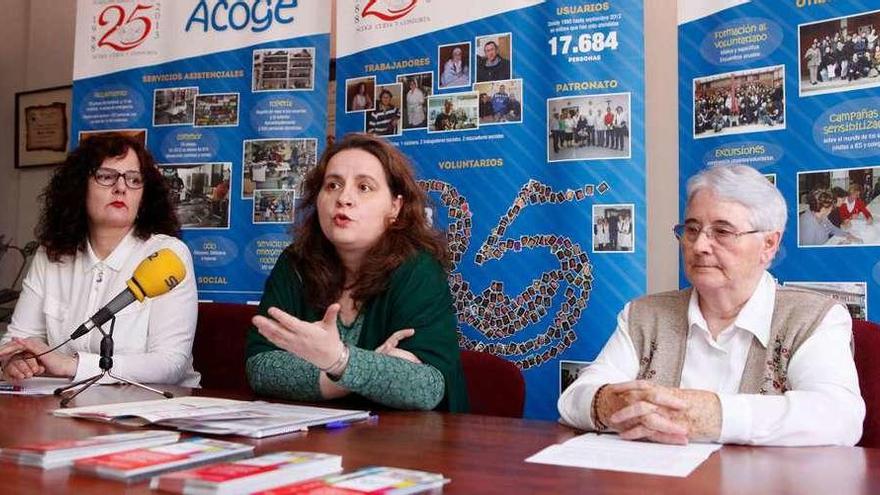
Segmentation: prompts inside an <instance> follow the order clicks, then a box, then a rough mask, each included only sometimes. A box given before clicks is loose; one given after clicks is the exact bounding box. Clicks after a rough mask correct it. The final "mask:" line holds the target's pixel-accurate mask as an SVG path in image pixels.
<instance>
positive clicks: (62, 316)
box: [0, 133, 199, 386]
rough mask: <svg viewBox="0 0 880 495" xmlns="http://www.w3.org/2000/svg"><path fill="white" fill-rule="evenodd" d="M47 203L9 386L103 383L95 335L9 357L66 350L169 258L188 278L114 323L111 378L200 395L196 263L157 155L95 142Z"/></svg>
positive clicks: (15, 325) (54, 183) (7, 365)
mask: <svg viewBox="0 0 880 495" xmlns="http://www.w3.org/2000/svg"><path fill="white" fill-rule="evenodd" d="M42 203H43V204H42V211H41V215H40V221H39V225H38V226H37V230H36V234H37V240H38V241H39V243H40V249H39V251H38V252H37V254H36V256H35V257H34V260H33V263H32V264H31V267H30V269H29V270H28V274H27V277H25V279H24V282H23V283H22V291H21V296H20V297H19V300H18V304H17V305H16V307H15V312H14V313H13V315H12V321H11V323H10V324H9V327H8V332H7V334H6V335H5V336H4V338H3V345H0V365H2V368H3V376H4V377H5V378H7V379H12V380H20V379H24V378H29V377H31V376H34V375H45V376H58V377H69V378H73V379H75V380H80V379H83V378H88V377H90V376H93V375H96V374H98V373H99V372H100V368H99V366H98V360H99V354H98V352H99V350H100V342H101V336H100V334H99V333H98V332H93V333H91V334H89V335H86V336H84V337H82V338H80V339H78V340H74V341H72V342H69V343H67V344H65V345H64V346H62V347H61V348H60V349H58V350H57V351H54V352H51V353H49V354H46V355H45V356H41V357H39V358H37V359H12V357H13V356H14V355H16V354H18V353H23V352H28V353H31V354H34V355H36V354H40V353H42V352H44V351H46V350H48V349H50V348H52V347H54V346H56V345H58V344H60V343H62V342H64V341H65V340H66V339H67V337H68V336H69V335H70V333H71V332H72V330H73V329H75V328H76V327H77V326H78V325H79V324H80V323H82V322H83V321H86V320H87V319H88V318H89V317H90V316H91V315H93V314H94V313H95V312H96V311H97V310H98V309H100V308H102V307H103V306H104V305H105V304H107V302H109V301H110V299H111V298H113V297H114V296H116V295H117V294H119V293H120V292H121V291H122V290H123V289H125V287H126V285H125V283H126V281H127V280H128V279H129V278H131V276H132V274H133V272H134V269H135V267H137V265H138V264H139V263H140V262H141V261H142V260H143V259H144V258H146V257H147V256H148V255H149V254H151V253H154V252H155V251H158V250H159V249H162V248H170V249H172V250H173V251H174V252H175V253H176V254H177V255H178V256H179V257H180V259H181V260H183V262H184V265H185V266H186V269H187V273H188V274H189V275H188V276H187V277H186V278H185V279H184V280H183V282H181V283H180V285H179V286H178V287H176V288H175V289H174V290H173V291H171V292H170V293H168V294H166V295H164V296H162V297H159V298H156V299H153V300H151V299H147V300H144V302H142V303H138V302H136V303H134V304H131V305H129V306H128V307H126V308H125V309H124V310H122V311H120V312H119V313H118V314H117V315H116V328H117V329H119V331H118V332H115V335H114V337H115V355H114V366H113V372H114V374H115V375H117V376H119V377H121V378H126V379H129V380H133V381H139V382H146V383H171V384H181V385H184V386H198V383H199V374H198V373H196V372H195V371H194V370H193V367H192V353H191V351H192V343H193V337H194V334H195V327H196V312H197V296H196V284H195V277H194V276H193V275H192V273H193V268H192V257H191V256H190V253H189V250H188V249H187V247H186V245H185V244H183V243H182V242H181V241H180V240H179V239H177V238H176V237H175V236H176V235H178V231H179V223H178V221H177V217H176V216H175V214H174V210H173V208H172V206H171V202H170V200H169V197H168V188H167V186H166V184H165V181H164V179H163V178H162V175H161V174H160V173H159V171H158V169H157V168H156V166H155V163H154V162H153V157H152V156H151V155H150V153H149V152H148V151H147V150H146V149H145V148H144V146H143V145H142V144H141V143H140V142H139V141H138V140H135V139H132V138H130V137H127V136H124V135H121V134H112V133H111V134H101V135H97V136H93V137H90V138H88V139H86V140H85V141H83V142H82V143H81V144H80V146H79V147H78V148H77V149H76V150H74V151H73V152H71V153H70V154H69V155H68V156H67V159H66V160H65V162H64V164H63V165H62V166H61V167H59V168H58V170H56V171H55V174H54V175H53V176H52V179H51V180H50V182H49V185H48V186H47V187H46V189H45V190H44V191H43V194H42ZM103 380H108V381H112V380H111V379H109V378H106V379H103Z"/></svg>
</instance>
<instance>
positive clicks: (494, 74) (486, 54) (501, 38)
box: [475, 33, 513, 82]
mask: <svg viewBox="0 0 880 495" xmlns="http://www.w3.org/2000/svg"><path fill="white" fill-rule="evenodd" d="M511 38H512V37H511V33H496V34H487V35H483V36H477V38H476V64H475V65H476V68H477V70H476V73H477V81H476V82H486V81H505V80H507V79H510V78H511V77H512V75H513V67H512V65H513V43H512V41H511Z"/></svg>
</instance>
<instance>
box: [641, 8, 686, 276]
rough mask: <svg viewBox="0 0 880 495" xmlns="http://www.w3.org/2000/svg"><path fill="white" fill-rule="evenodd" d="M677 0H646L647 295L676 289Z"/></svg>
mask: <svg viewBox="0 0 880 495" xmlns="http://www.w3.org/2000/svg"><path fill="white" fill-rule="evenodd" d="M676 4H677V2H676V0H645V72H646V74H645V90H646V92H647V95H646V101H647V105H646V107H647V108H646V109H645V113H646V114H647V117H646V118H647V125H646V126H645V129H646V131H645V134H646V135H647V140H648V142H647V151H646V156H647V162H648V203H647V204H648V208H647V210H648V225H649V226H650V227H649V228H648V292H658V291H663V290H671V289H676V288H678V241H676V240H675V237H673V235H672V226H673V225H675V224H676V223H678V26H677V22H678V19H677V12H676Z"/></svg>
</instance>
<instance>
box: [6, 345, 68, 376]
mask: <svg viewBox="0 0 880 495" xmlns="http://www.w3.org/2000/svg"><path fill="white" fill-rule="evenodd" d="M49 349H50V348H49V346H48V345H46V343H45V342H43V341H42V340H40V339H38V338H36V337H28V338H26V339H19V338H14V339H12V341H11V342H9V343H8V344H6V345H4V346H3V347H0V359H3V360H5V362H4V365H3V376H4V378H7V379H10V380H24V379H26V378H31V377H33V376H37V375H46V376H58V377H65V378H73V377H74V376H76V368H77V365H78V364H79V360H78V359H77V358H76V357H75V356H68V355H66V354H64V353H62V352H60V351H53V352H50V353H48V354H46V355H44V356H40V357H38V358H33V357H30V358H27V357H25V356H36V355H37V354H41V353H43V352H46V351H48V350H49ZM7 357H9V359H7Z"/></svg>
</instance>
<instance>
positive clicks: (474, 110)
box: [428, 91, 480, 132]
mask: <svg viewBox="0 0 880 495" xmlns="http://www.w3.org/2000/svg"><path fill="white" fill-rule="evenodd" d="M479 127H480V99H479V96H478V95H477V93H476V92H474V91H469V92H467V93H448V94H445V95H435V96H429V97H428V132H453V131H473V130H476V129H479Z"/></svg>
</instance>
